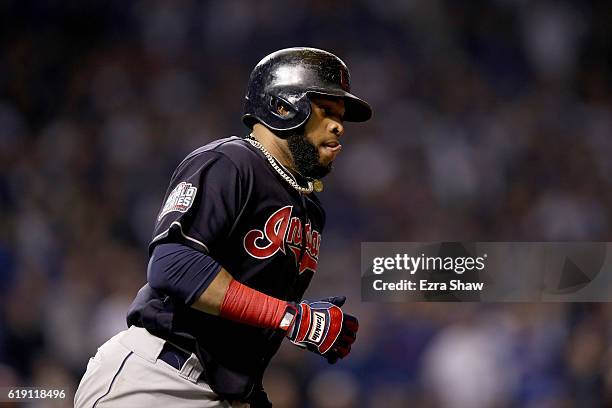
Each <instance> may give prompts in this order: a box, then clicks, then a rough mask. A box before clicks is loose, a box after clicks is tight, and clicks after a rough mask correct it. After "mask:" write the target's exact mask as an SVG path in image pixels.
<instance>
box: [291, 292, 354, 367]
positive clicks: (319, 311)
mask: <svg viewBox="0 0 612 408" xmlns="http://www.w3.org/2000/svg"><path fill="white" fill-rule="evenodd" d="M345 301H346V297H344V296H337V297H331V298H326V299H318V300H304V301H302V302H301V303H299V304H291V305H290V306H289V307H291V308H293V309H294V310H295V317H294V318H293V322H292V324H291V326H290V327H289V329H288V330H287V337H288V338H289V340H291V341H292V342H293V343H294V344H296V345H298V346H300V347H306V348H307V349H309V350H310V351H313V352H315V353H317V354H320V355H322V356H323V357H325V358H326V359H327V361H328V362H329V363H330V364H334V363H335V362H336V361H338V359H339V358H344V357H346V356H347V355H348V354H349V353H350V351H351V344H353V342H355V338H356V335H357V330H358V329H359V322H358V321H357V319H356V318H355V317H354V316H351V315H349V314H346V313H343V312H342V309H340V307H341V306H342V305H343V304H344V302H345Z"/></svg>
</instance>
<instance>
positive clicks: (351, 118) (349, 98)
mask: <svg viewBox="0 0 612 408" xmlns="http://www.w3.org/2000/svg"><path fill="white" fill-rule="evenodd" d="M307 93H308V94H316V95H323V96H335V97H342V98H344V118H343V119H344V121H345V122H366V121H368V120H370V118H371V117H372V107H371V106H370V104H369V103H367V102H366V101H364V100H363V99H361V98H359V97H357V96H355V95H353V94H352V93H350V92H346V91H344V90H341V89H338V90H330V89H325V90H310V91H308V92H307Z"/></svg>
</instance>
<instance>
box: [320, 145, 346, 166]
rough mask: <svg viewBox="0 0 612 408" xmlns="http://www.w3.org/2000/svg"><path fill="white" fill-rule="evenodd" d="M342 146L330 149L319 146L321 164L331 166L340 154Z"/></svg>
mask: <svg viewBox="0 0 612 408" xmlns="http://www.w3.org/2000/svg"><path fill="white" fill-rule="evenodd" d="M340 149H341V146H340V145H338V146H337V147H334V148H330V147H327V146H319V164H320V165H322V166H328V165H329V166H331V164H332V163H333V161H334V160H335V159H336V157H337V156H338V154H339V153H340Z"/></svg>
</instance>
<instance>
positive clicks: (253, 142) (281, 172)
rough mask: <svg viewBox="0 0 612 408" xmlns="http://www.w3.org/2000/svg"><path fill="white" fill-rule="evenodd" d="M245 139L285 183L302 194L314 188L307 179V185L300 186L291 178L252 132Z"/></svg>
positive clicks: (310, 191) (308, 192)
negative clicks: (259, 152)
mask: <svg viewBox="0 0 612 408" xmlns="http://www.w3.org/2000/svg"><path fill="white" fill-rule="evenodd" d="M246 141H247V142H249V143H250V144H251V145H252V146H253V147H255V148H257V149H259V150H260V151H261V152H262V153H263V154H264V156H266V159H268V162H269V163H270V166H272V168H273V169H274V170H276V172H277V173H278V175H279V176H281V177H282V178H283V179H284V180H285V181H286V182H287V183H289V185H290V186H291V187H293V188H294V189H296V190H297V191H299V192H300V193H302V194H310V193H312V191H313V190H314V185H313V183H312V182H311V181H308V187H302V186H300V185H299V184H298V183H297V181H295V180H294V179H293V177H291V176H289V175H288V174H287V172H285V170H283V169H281V168H280V166H279V165H278V163H277V162H276V160H275V159H274V156H272V154H270V152H269V151H268V150H266V148H265V147H264V146H263V145H262V144H261V143H260V142H259V141H258V140H255V139H254V138H253V135H252V134H251V135H249V136H247V137H246ZM317 181H318V180H317Z"/></svg>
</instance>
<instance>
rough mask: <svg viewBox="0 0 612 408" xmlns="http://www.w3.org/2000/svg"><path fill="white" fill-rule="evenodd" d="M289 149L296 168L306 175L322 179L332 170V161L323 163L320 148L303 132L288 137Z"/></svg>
mask: <svg viewBox="0 0 612 408" xmlns="http://www.w3.org/2000/svg"><path fill="white" fill-rule="evenodd" d="M287 143H288V145H289V151H290V152H291V155H292V156H293V162H294V164H295V167H296V170H297V171H298V172H299V173H300V174H301V175H302V176H304V177H308V178H312V179H320V178H323V177H325V176H326V175H327V174H329V172H330V171H331V170H332V163H331V162H330V163H329V164H327V165H323V164H321V157H320V156H319V150H318V149H317V147H316V146H315V145H314V144H312V143H311V142H310V141H309V140H308V139H306V137H305V136H304V135H303V134H292V135H291V136H289V137H288V138H287Z"/></svg>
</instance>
